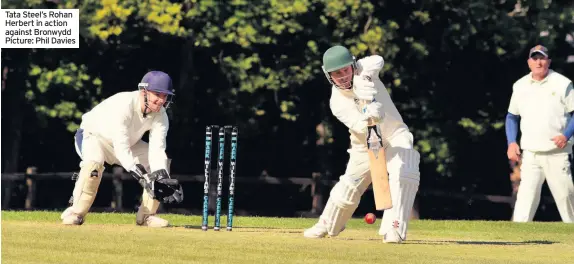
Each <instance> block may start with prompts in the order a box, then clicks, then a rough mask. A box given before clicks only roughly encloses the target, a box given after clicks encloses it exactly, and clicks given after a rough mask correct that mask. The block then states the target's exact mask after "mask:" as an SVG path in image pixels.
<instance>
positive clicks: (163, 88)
mask: <svg viewBox="0 0 574 264" xmlns="http://www.w3.org/2000/svg"><path fill="white" fill-rule="evenodd" d="M173 96H174V93H173V89H172V82H171V78H170V77H169V76H168V75H167V74H166V73H163V72H158V71H152V72H149V73H147V74H146V75H145V76H144V77H143V79H142V81H141V83H140V84H139V85H138V90H137V91H132V92H120V93H117V94H115V95H113V96H111V97H109V98H107V99H106V100H104V101H103V102H101V103H100V104H98V105H97V106H96V107H94V108H93V109H92V110H91V111H89V112H88V113H86V114H84V115H83V116H82V123H81V125H80V128H79V129H78V130H77V131H76V135H75V147H76V152H77V153H78V155H80V157H81V159H82V161H81V162H80V172H79V174H78V177H77V180H76V183H75V186H74V191H73V193H72V198H71V203H72V205H71V206H70V207H68V208H67V209H66V210H65V211H64V212H63V213H62V215H61V219H62V223H63V224H66V225H81V224H83V223H84V219H85V217H86V215H87V214H88V211H89V210H90V207H91V206H92V204H93V202H94V200H95V198H96V194H97V192H98V187H99V185H100V182H101V181H102V173H103V171H104V163H108V164H110V165H113V164H118V165H121V166H122V167H123V168H125V169H126V170H127V171H129V173H130V175H132V176H133V177H134V178H135V179H136V180H137V181H138V182H139V184H140V185H141V186H142V187H143V194H142V201H141V205H140V207H139V210H138V212H137V215H136V223H137V224H138V225H143V226H150V227H165V226H168V221H166V220H164V219H162V218H159V217H157V216H156V211H157V209H158V207H159V203H160V202H165V203H172V202H181V201H182V200H183V191H182V188H181V185H180V184H179V182H178V181H177V180H176V179H171V177H170V176H169V168H168V167H169V164H168V163H169V160H168V158H167V155H166V153H165V149H166V135H167V131H168V128H169V121H168V117H167V114H166V109H167V108H168V107H169V104H170V103H171V102H172V99H173ZM147 131H149V144H148V143H146V142H144V141H143V140H142V136H143V135H144V133H145V132H147Z"/></svg>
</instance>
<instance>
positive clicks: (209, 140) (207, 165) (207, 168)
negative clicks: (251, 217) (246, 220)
mask: <svg viewBox="0 0 574 264" xmlns="http://www.w3.org/2000/svg"><path fill="white" fill-rule="evenodd" d="M218 129H219V133H218V135H219V139H218V141H217V146H218V155H217V192H216V199H215V216H214V217H215V222H214V226H213V230H215V231H219V230H220V228H221V207H222V205H221V204H222V196H223V195H222V194H223V181H224V165H225V143H226V133H227V131H228V130H231V149H230V159H229V197H228V199H229V200H228V204H227V231H231V230H232V228H233V214H234V206H235V173H236V166H237V145H238V133H239V130H238V129H237V127H236V126H223V127H219V126H216V125H212V126H207V127H206V129H205V159H204V160H205V162H204V173H205V181H204V183H203V217H202V222H201V229H202V230H203V231H207V229H208V218H209V186H210V178H211V177H210V174H211V157H212V153H211V149H212V144H213V132H215V131H217V130H218Z"/></svg>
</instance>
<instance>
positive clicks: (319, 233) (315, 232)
mask: <svg viewBox="0 0 574 264" xmlns="http://www.w3.org/2000/svg"><path fill="white" fill-rule="evenodd" d="M345 227H346V226H343V228H341V231H340V232H343V230H345ZM340 232H339V233H340ZM328 233H329V232H328V231H327V227H326V226H325V225H324V224H322V223H320V222H319V223H316V224H315V225H314V226H313V227H311V228H309V229H307V230H305V232H303V236H304V237H306V238H324V237H326V236H327V234H328Z"/></svg>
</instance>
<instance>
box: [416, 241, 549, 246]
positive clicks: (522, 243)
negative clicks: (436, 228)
mask: <svg viewBox="0 0 574 264" xmlns="http://www.w3.org/2000/svg"><path fill="white" fill-rule="evenodd" d="M405 242H406V243H409V244H431V245H432V244H438V245H440V244H451V245H452V244H458V245H497V246H527V245H552V244H557V243H558V242H555V241H548V240H527V241H469V240H408V241H405Z"/></svg>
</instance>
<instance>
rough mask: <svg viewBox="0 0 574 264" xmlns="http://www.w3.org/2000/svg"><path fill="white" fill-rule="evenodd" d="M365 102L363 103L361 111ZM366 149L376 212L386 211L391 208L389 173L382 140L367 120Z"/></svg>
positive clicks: (373, 124)
mask: <svg viewBox="0 0 574 264" xmlns="http://www.w3.org/2000/svg"><path fill="white" fill-rule="evenodd" d="M366 103H367V102H363V109H364V107H365V106H366ZM366 140H367V148H368V150H367V151H368V153H369V168H370V170H371V179H372V181H373V194H374V196H375V207H376V209H377V210H386V209H390V208H392V207H393V202H392V199H391V189H390V187H389V173H388V171H387V159H386V155H385V149H384V147H383V138H382V137H381V135H380V134H379V131H378V130H377V124H375V123H373V120H370V119H369V124H368V126H367V136H366Z"/></svg>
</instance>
